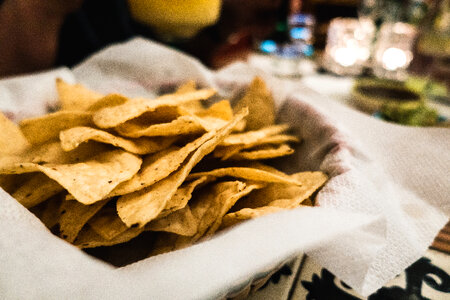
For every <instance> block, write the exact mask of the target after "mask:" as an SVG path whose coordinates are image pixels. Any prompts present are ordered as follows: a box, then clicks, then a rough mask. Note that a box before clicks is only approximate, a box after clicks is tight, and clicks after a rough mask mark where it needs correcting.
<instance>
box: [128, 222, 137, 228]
mask: <svg viewBox="0 0 450 300" xmlns="http://www.w3.org/2000/svg"><path fill="white" fill-rule="evenodd" d="M138 226H139V224H138V223H134V224H133V225H131V226H130V228H136V227H138Z"/></svg>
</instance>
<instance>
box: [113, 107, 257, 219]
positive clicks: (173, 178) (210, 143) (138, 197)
mask: <svg viewBox="0 0 450 300" xmlns="http://www.w3.org/2000/svg"><path fill="white" fill-rule="evenodd" d="M247 113H248V111H247V110H245V109H244V110H243V111H242V112H240V113H238V114H237V115H236V116H235V117H234V119H233V120H232V121H231V122H229V123H228V125H226V126H225V127H223V128H222V129H220V130H218V131H217V133H216V134H214V135H213V137H212V138H211V139H209V140H207V141H206V142H205V143H204V144H202V145H201V146H200V147H199V148H197V149H196V150H195V151H194V152H193V153H192V154H191V156H190V157H189V158H188V160H187V162H186V163H185V164H184V165H183V166H182V167H181V168H180V169H179V170H178V171H176V172H175V173H173V174H171V175H170V176H169V177H167V178H165V179H163V180H161V181H159V182H157V183H156V184H154V185H152V186H150V187H148V188H145V189H143V190H140V191H138V192H135V193H131V194H128V195H125V196H122V197H120V198H119V199H118V200H117V212H118V214H119V216H120V218H121V219H122V221H123V222H124V223H125V224H127V225H128V226H132V225H134V224H138V225H139V227H142V226H144V225H145V224H147V223H148V222H150V221H151V220H153V219H155V218H156V217H157V216H158V215H159V213H160V212H161V211H162V210H163V209H164V207H165V206H166V204H167V202H168V201H169V200H170V198H172V196H173V195H174V194H175V193H176V191H177V189H178V187H179V186H180V185H181V184H182V183H183V182H184V180H185V179H186V177H187V176H188V174H189V172H190V171H191V170H192V168H193V167H194V166H195V165H196V164H197V163H198V162H199V161H200V160H201V159H202V158H203V157H204V156H206V155H207V154H209V153H211V152H212V151H213V150H214V148H215V147H216V146H217V145H218V144H219V143H220V142H221V141H222V140H223V138H224V137H225V136H227V135H228V134H229V133H230V132H231V130H232V129H233V127H234V126H235V125H236V124H237V123H238V122H239V121H240V120H241V119H243V118H244V117H245V116H246V115H247ZM212 133H214V132H212Z"/></svg>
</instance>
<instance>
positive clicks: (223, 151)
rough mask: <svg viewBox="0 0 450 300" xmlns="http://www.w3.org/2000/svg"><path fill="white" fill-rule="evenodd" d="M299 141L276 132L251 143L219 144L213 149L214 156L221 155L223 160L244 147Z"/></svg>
mask: <svg viewBox="0 0 450 300" xmlns="http://www.w3.org/2000/svg"><path fill="white" fill-rule="evenodd" d="M299 141H300V139H299V138H297V137H295V136H292V135H286V134H277V135H273V136H268V137H266V138H263V139H260V140H256V141H254V142H251V143H249V142H247V143H246V144H236V145H230V146H221V145H219V146H218V147H217V148H216V150H214V157H222V158H223V160H225V159H228V158H230V157H231V156H233V155H234V154H236V153H239V152H240V151H242V150H245V149H249V148H253V147H257V146H262V145H280V144H283V143H298V142H299Z"/></svg>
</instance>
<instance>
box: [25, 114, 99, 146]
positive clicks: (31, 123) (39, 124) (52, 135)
mask: <svg viewBox="0 0 450 300" xmlns="http://www.w3.org/2000/svg"><path fill="white" fill-rule="evenodd" d="M93 125H94V124H93V123H92V115H91V113H88V112H74V111H58V112H55V113H51V114H48V115H45V116H42V117H37V118H32V119H26V120H22V121H21V122H20V129H21V130H22V132H23V134H24V136H25V137H26V138H27V140H28V141H29V142H30V143H31V144H41V143H44V142H46V141H51V140H56V139H58V138H59V132H60V131H62V130H64V129H68V128H72V127H75V126H93Z"/></svg>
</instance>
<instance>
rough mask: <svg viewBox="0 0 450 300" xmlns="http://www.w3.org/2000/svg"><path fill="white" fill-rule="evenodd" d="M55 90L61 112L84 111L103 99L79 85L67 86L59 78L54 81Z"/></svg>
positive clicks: (100, 95)
mask: <svg viewBox="0 0 450 300" xmlns="http://www.w3.org/2000/svg"><path fill="white" fill-rule="evenodd" d="M56 90H57V91H58V97H59V101H60V102H61V109H62V110H71V111H84V110H86V109H87V108H88V107H89V106H91V105H92V104H93V103H95V102H96V101H97V100H98V99H100V98H102V97H103V95H102V94H99V93H96V92H94V91H91V90H89V89H87V88H86V87H84V86H83V85H81V84H68V83H67V82H65V81H64V80H62V79H61V78H57V79H56Z"/></svg>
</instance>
